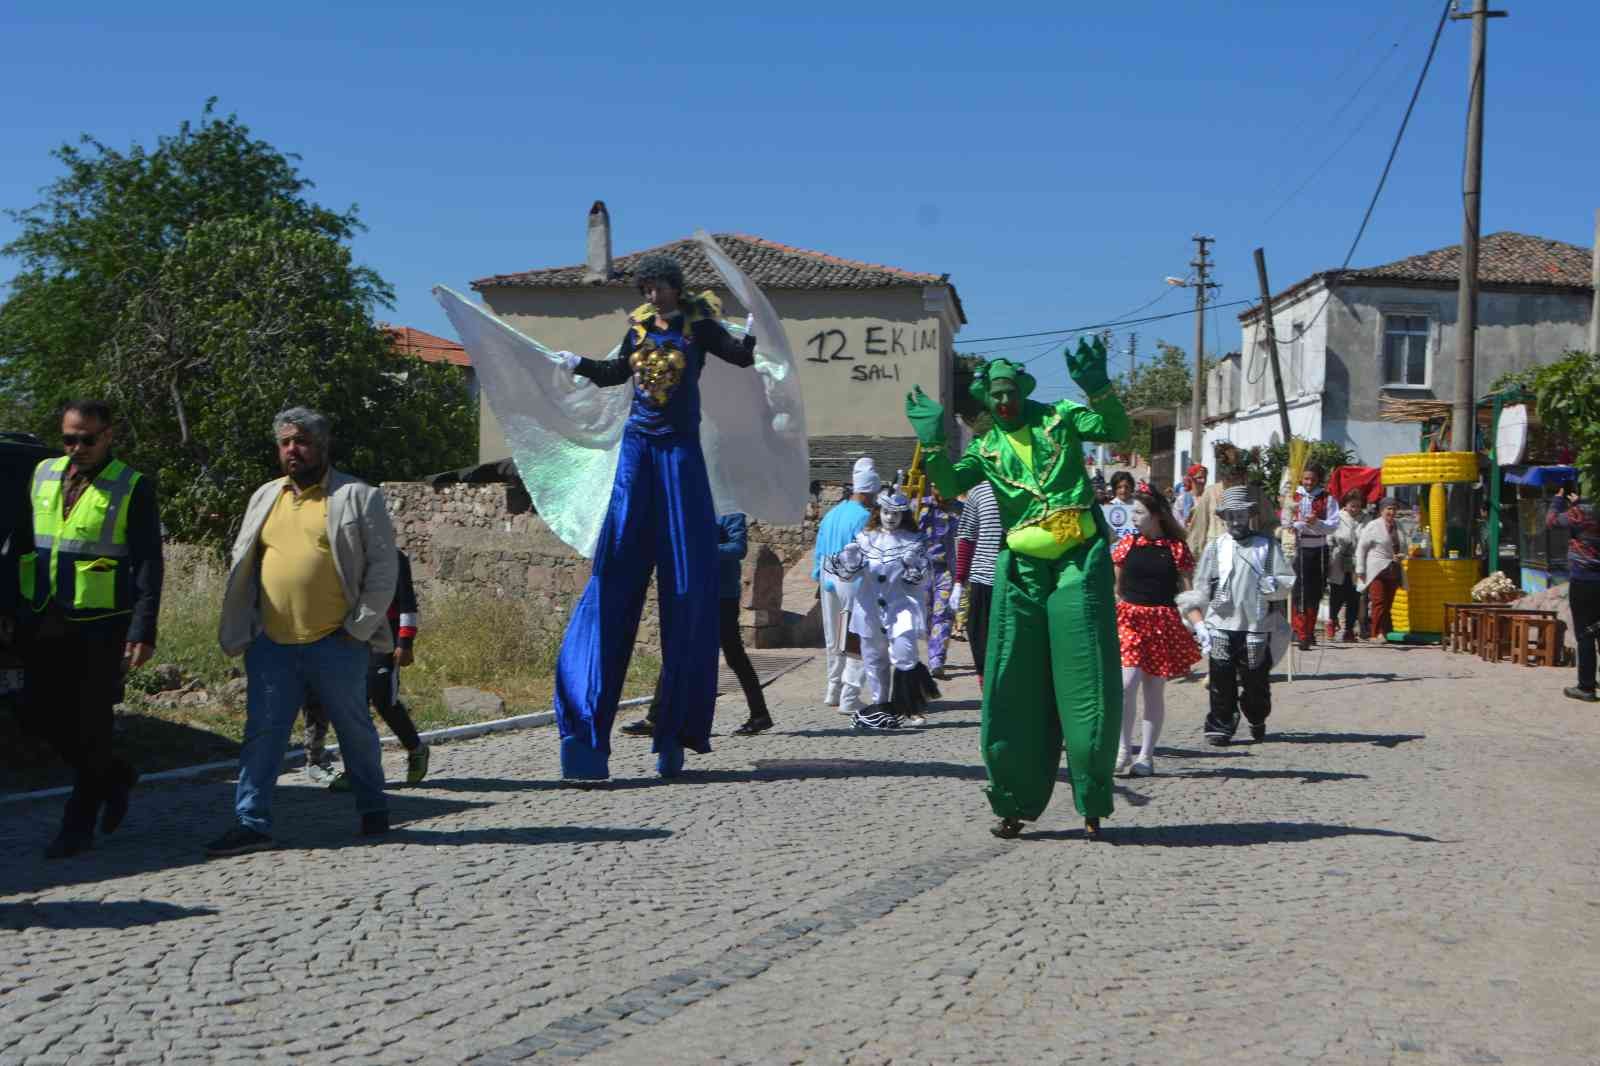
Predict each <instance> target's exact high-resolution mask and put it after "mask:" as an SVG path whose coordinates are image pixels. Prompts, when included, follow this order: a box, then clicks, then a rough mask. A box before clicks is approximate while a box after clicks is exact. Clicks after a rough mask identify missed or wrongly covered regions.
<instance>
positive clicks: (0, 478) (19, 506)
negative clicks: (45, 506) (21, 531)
mask: <svg viewBox="0 0 1600 1066" xmlns="http://www.w3.org/2000/svg"><path fill="white" fill-rule="evenodd" d="M60 454H61V452H60V451H59V450H58V449H55V448H51V447H49V446H47V445H46V444H45V443H44V441H42V440H40V439H39V438H38V437H35V436H33V435H32V434H29V433H0V566H4V567H7V568H8V569H9V570H10V573H9V574H8V575H5V577H9V578H10V579H11V580H12V581H15V575H16V566H17V560H16V558H15V556H14V555H13V554H12V551H11V537H12V534H13V533H15V532H16V529H17V527H18V526H19V525H21V524H22V523H23V522H24V521H26V520H27V513H26V511H25V510H24V508H26V507H27V506H28V483H29V481H30V479H32V477H33V469H34V467H36V466H38V465H39V462H40V460H43V459H54V458H56V457H58V456H59V455H60ZM5 577H0V581H4V580H5ZM12 587H13V588H14V587H15V585H13V586H12ZM21 688H22V664H21V662H20V661H19V660H18V659H17V658H16V656H14V655H12V654H11V651H10V649H9V648H0V707H6V708H8V707H9V705H10V702H11V700H12V699H13V698H14V696H15V694H16V693H17V692H18V691H20V690H21Z"/></svg>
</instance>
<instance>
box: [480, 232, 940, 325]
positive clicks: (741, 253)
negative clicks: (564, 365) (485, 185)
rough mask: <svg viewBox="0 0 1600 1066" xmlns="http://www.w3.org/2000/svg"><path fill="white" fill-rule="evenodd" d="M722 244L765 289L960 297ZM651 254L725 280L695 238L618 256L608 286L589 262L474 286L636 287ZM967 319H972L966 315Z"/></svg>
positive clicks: (920, 278) (761, 248) (687, 273)
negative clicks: (917, 291) (588, 276)
mask: <svg viewBox="0 0 1600 1066" xmlns="http://www.w3.org/2000/svg"><path fill="white" fill-rule="evenodd" d="M715 237H716V241H717V244H718V245H720V246H721V247H722V249H723V251H725V252H727V253H728V257H729V258H731V259H732V260H733V261H734V262H735V263H737V264H738V265H739V268H740V269H741V270H743V271H744V272H745V273H746V274H748V275H750V280H751V281H754V282H755V283H756V284H757V285H760V286H761V287H762V288H771V289H887V288H895V287H899V286H905V285H915V286H923V285H947V286H949V287H950V292H951V293H952V294H954V293H955V286H954V285H953V284H951V282H950V275H948V274H920V273H917V272H915V271H911V270H901V269H900V268H898V267H891V266H883V265H881V264H879V263H862V262H858V261H856V260H854V259H841V258H840V257H839V256H836V255H828V254H827V253H825V252H814V251H811V250H810V249H807V248H795V247H792V246H791V245H787V244H779V243H777V242H776V241H769V240H766V239H764V238H761V237H752V236H749V235H748V234H744V233H718V234H716V235H715ZM647 255H670V256H672V257H673V258H674V259H676V260H677V261H678V262H679V263H680V264H681V265H682V266H683V275H684V284H685V285H687V286H688V287H689V288H691V289H704V288H717V287H721V286H722V284H723V282H722V276H721V275H720V274H718V273H717V271H716V268H715V267H713V266H712V265H711V263H710V262H709V261H708V260H707V259H706V257H705V254H704V253H703V252H702V251H701V250H700V245H699V244H698V243H697V242H695V241H694V240H692V239H689V238H685V239H684V240H681V241H672V242H670V243H668V244H663V245H660V246H658V247H655V248H646V249H645V250H644V251H642V252H633V253H631V254H629V255H623V256H618V257H617V258H615V259H613V260H612V261H611V276H610V277H609V278H608V279H606V281H604V282H591V281H586V280H584V275H585V272H586V270H585V267H584V266H583V264H581V263H580V264H578V265H576V266H564V267H547V268H545V269H543V270H525V271H522V272H521V273H517V274H495V275H492V276H490V277H487V278H479V279H478V280H477V281H474V282H473V283H472V287H473V288H474V289H477V290H479V291H482V290H483V289H486V288H492V287H494V286H500V285H506V286H513V287H517V288H557V289H560V288H579V287H582V286H587V285H594V284H606V285H617V286H628V285H631V284H632V276H633V269H634V267H635V266H636V265H637V264H638V262H639V260H640V259H641V258H643V257H644V256H647ZM956 310H957V311H958V312H960V311H961V298H960V297H959V296H957V297H956ZM961 320H962V321H963V322H965V321H966V315H965V314H964V313H962V315H961Z"/></svg>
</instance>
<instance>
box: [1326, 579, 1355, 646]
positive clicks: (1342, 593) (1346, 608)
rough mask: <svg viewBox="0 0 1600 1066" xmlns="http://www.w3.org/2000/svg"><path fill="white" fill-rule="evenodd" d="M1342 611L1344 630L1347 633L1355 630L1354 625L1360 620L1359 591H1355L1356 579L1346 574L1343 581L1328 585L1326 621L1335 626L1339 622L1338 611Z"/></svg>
mask: <svg viewBox="0 0 1600 1066" xmlns="http://www.w3.org/2000/svg"><path fill="white" fill-rule="evenodd" d="M1340 611H1343V612H1344V627H1343V628H1344V630H1345V632H1347V633H1354V632H1356V627H1357V626H1358V625H1359V624H1360V622H1361V593H1359V592H1357V591H1356V579H1355V578H1354V577H1353V576H1351V575H1346V576H1345V579H1344V581H1342V582H1340V583H1338V584H1333V585H1329V586H1328V621H1329V622H1332V623H1333V624H1334V625H1335V627H1337V626H1338V623H1339V612H1340Z"/></svg>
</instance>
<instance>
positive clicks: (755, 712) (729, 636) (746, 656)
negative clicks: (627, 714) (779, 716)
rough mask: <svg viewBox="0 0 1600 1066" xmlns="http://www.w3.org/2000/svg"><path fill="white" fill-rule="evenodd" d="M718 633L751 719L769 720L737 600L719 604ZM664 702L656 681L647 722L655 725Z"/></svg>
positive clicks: (659, 686)
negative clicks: (742, 631) (741, 631)
mask: <svg viewBox="0 0 1600 1066" xmlns="http://www.w3.org/2000/svg"><path fill="white" fill-rule="evenodd" d="M717 629H718V635H719V637H720V638H721V641H722V658H723V661H725V662H726V663H727V664H728V669H730V670H732V671H733V676H735V677H737V678H738V679H739V687H740V688H741V689H743V690H744V701H745V703H747V704H749V705H750V717H752V718H769V717H771V715H770V714H769V712H768V711H767V697H766V694H765V693H764V692H762V691H761V679H760V678H759V677H757V676H756V668H755V666H754V664H752V663H751V662H750V653H749V652H747V651H745V650H744V638H743V637H741V636H740V635H739V601H738V600H737V599H735V598H728V599H724V600H719V601H718V603H717ZM660 701H661V679H660V678H659V677H657V678H656V693H655V696H654V697H653V698H652V699H651V700H650V711H649V713H648V714H646V715H645V721H647V722H650V723H652V724H653V723H654V722H655V720H656V705H657V704H658V703H660Z"/></svg>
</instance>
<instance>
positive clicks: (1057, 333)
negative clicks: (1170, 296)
mask: <svg viewBox="0 0 1600 1066" xmlns="http://www.w3.org/2000/svg"><path fill="white" fill-rule="evenodd" d="M1254 302H1255V301H1254V300H1228V301H1226V302H1225V303H1220V304H1216V305H1214V306H1217V307H1237V306H1239V305H1240V304H1248V303H1254ZM1192 314H1194V308H1192V307H1188V308H1185V309H1184V310H1182V311H1169V312H1168V313H1166V314H1163V315H1145V316H1143V317H1142V318H1124V319H1113V320H1111V321H1108V322H1094V323H1091V324H1090V325H1087V326H1072V327H1069V328H1067V329H1042V330H1039V331H1037V332H1035V333H1013V334H1011V335H1009V336H1005V337H973V338H971V339H966V338H963V340H962V343H964V344H988V343H990V342H992V341H1017V340H1030V339H1032V338H1034V337H1062V336H1065V335H1067V334H1073V335H1076V334H1079V333H1093V332H1094V331H1095V330H1100V329H1106V328H1108V327H1111V326H1138V325H1142V324H1143V323H1145V322H1160V321H1162V320H1163V319H1168V318H1181V317H1183V316H1184V315H1192ZM961 354H962V355H975V354H977V353H975V352H967V351H963V352H962V353H961Z"/></svg>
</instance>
